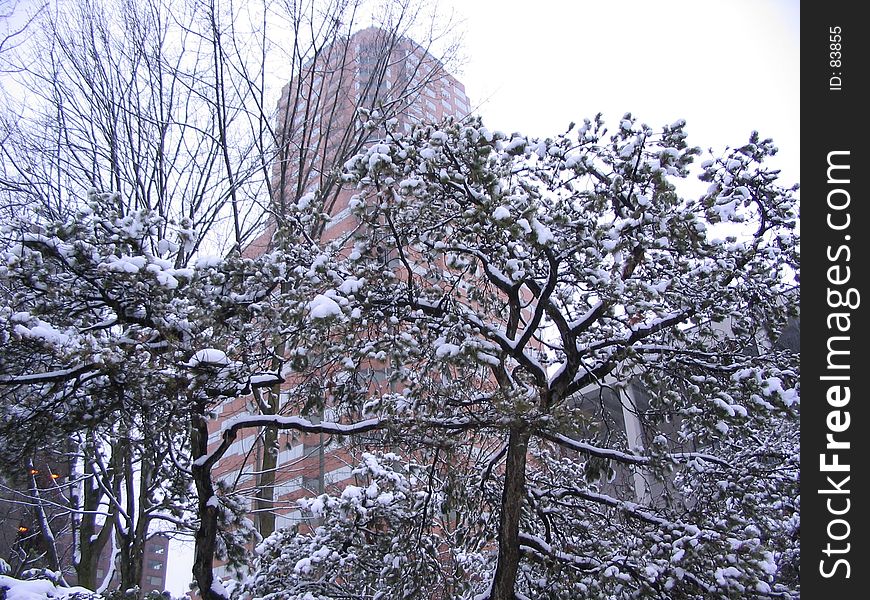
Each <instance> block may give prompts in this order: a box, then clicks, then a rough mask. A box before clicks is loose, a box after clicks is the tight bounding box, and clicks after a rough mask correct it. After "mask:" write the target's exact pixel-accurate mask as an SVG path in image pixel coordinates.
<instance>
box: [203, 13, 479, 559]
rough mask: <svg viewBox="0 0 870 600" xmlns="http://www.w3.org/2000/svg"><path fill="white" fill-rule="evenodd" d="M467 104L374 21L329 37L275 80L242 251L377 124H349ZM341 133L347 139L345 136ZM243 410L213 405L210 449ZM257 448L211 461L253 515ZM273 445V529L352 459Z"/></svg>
mask: <svg viewBox="0 0 870 600" xmlns="http://www.w3.org/2000/svg"><path fill="white" fill-rule="evenodd" d="M336 46H338V49H337V51H335V52H334V51H333V49H334V48H335V47H336ZM360 109H362V111H360ZM469 109H470V107H469V102H468V98H467V96H466V95H465V87H464V86H463V84H462V83H461V82H459V81H458V80H457V79H456V78H455V77H453V76H452V75H450V74H449V73H447V72H446V71H445V70H444V67H443V65H442V64H441V63H440V62H439V61H438V60H437V59H435V58H434V57H433V56H432V55H431V54H430V53H428V52H427V51H426V50H425V49H423V48H422V47H420V46H419V45H418V44H416V43H415V42H413V41H411V40H409V39H406V38H397V37H396V36H395V35H393V34H391V33H390V32H387V31H385V30H382V29H378V28H375V27H370V28H368V29H364V30H361V31H358V32H357V33H355V34H353V35H352V36H350V37H349V38H347V39H345V40H340V41H338V42H336V43H335V44H334V45H333V46H331V47H330V48H329V49H327V50H325V51H324V52H322V53H321V58H320V59H319V60H318V61H312V62H311V63H309V64H308V65H307V66H306V67H305V68H304V69H303V72H302V75H301V76H300V77H299V80H298V81H295V80H294V81H291V82H289V83H288V84H287V85H286V86H285V87H284V90H283V93H282V97H281V100H280V101H279V105H278V119H277V120H278V126H279V129H280V131H281V132H282V133H281V135H282V136H283V138H284V142H283V143H281V144H279V146H280V147H281V148H289V150H287V151H286V152H285V151H283V150H282V151H279V153H278V155H277V157H276V160H275V164H274V166H273V173H272V186H273V189H272V194H273V196H274V197H275V198H276V200H275V201H274V204H275V209H274V213H275V214H273V217H272V219H271V220H270V224H269V225H268V226H267V228H266V230H265V231H264V232H263V233H262V234H261V235H260V236H259V237H258V238H257V239H255V240H254V241H253V243H251V244H250V245H249V246H248V247H247V249H246V250H245V252H246V254H247V255H249V256H256V255H258V254H261V253H263V252H266V251H268V249H269V247H270V242H271V240H272V235H273V233H274V231H275V226H276V225H275V223H276V221H277V220H278V219H280V218H281V217H282V212H283V211H284V210H285V209H286V208H287V206H286V205H289V204H295V205H296V207H298V206H299V205H300V204H301V203H302V202H304V200H303V199H304V198H305V195H306V194H308V193H311V192H312V191H313V190H314V189H316V188H318V187H321V189H322V188H323V187H324V185H325V182H326V185H329V182H328V181H326V180H327V178H328V177H330V176H333V175H334V173H335V172H334V170H333V169H334V167H336V166H338V167H340V166H341V164H342V163H343V162H344V160H346V159H347V158H349V156H347V155H348V154H353V153H355V150H354V148H361V147H362V145H363V144H365V143H367V142H370V141H372V140H374V139H376V138H377V137H378V136H379V135H384V130H383V129H380V130H377V129H376V130H368V131H367V130H365V128H364V127H363V129H362V130H360V129H359V127H360V126H361V123H362V122H364V121H365V116H366V114H368V115H371V114H372V113H371V112H370V111H382V112H381V114H382V115H384V116H389V117H390V119H391V121H392V123H391V125H390V126H391V127H393V128H395V129H396V130H397V131H399V132H409V131H410V130H411V128H412V127H413V126H414V125H415V124H421V123H437V122H440V121H442V120H443V119H445V118H447V117H456V118H463V117H465V116H466V115H468V113H469ZM361 117H362V118H361ZM349 132H350V135H351V136H354V135H355V136H357V137H356V138H355V139H350V138H348V137H346V136H348V135H349ZM353 193H354V191H353V190H351V189H343V188H341V187H340V186H335V188H334V190H333V191H332V192H331V196H330V199H329V201H328V202H327V203H326V206H325V212H327V213H328V214H329V215H330V216H331V219H329V220H328V222H326V223H325V225H324V226H323V227H322V229H320V230H319V231H318V232H317V235H318V236H319V238H320V239H321V241H329V240H334V239H337V238H339V237H341V236H343V235H345V234H347V233H348V232H349V231H352V230H353V229H354V228H356V226H357V225H358V223H356V219H355V218H354V217H353V215H352V214H351V209H350V207H349V202H350V199H351V197H352V195H353ZM246 413H256V407H255V406H253V404H252V399H251V398H236V399H233V400H231V401H228V402H226V403H224V404H223V405H221V406H219V407H218V408H217V410H216V419H215V420H213V421H212V423H211V427H210V431H211V437H210V439H209V447H210V449H212V448H214V447H215V446H217V444H218V443H219V439H220V427H221V423H223V422H224V421H225V420H226V419H229V418H232V417H233V416H235V415H238V414H246ZM328 413H329V411H328V409H327V412H326V413H325V414H324V415H323V418H324V420H329V419H330V415H329V414H328ZM264 446H265V444H264V435H263V432H262V431H257V430H253V429H251V430H244V431H242V432H240V434H239V437H238V438H237V439H236V441H235V442H234V443H233V444H232V445H231V446H230V449H229V451H228V452H227V453H226V454H225V455H224V457H223V458H222V459H221V460H220V461H219V462H218V463H217V465H216V467H215V469H214V474H215V477H216V479H217V480H219V481H220V482H222V483H223V484H225V485H226V488H225V489H227V490H231V491H230V492H229V493H232V494H235V495H237V497H239V499H240V500H241V501H242V502H243V503H244V506H245V507H246V508H247V509H248V510H249V511H253V512H254V513H255V512H256V500H255V498H254V492H255V489H257V485H258V475H259V474H258V473H257V469H258V467H257V465H259V464H261V460H262V457H263V450H264ZM277 446H278V454H277V465H276V468H275V477H274V485H272V486H271V488H272V495H273V501H274V506H275V509H274V513H275V514H276V516H275V528H276V529H280V528H283V527H287V526H289V525H290V524H292V523H295V522H299V521H301V520H302V519H303V515H302V514H301V512H300V511H299V510H298V509H297V508H296V501H297V500H299V499H300V498H305V497H310V496H312V495H316V494H319V493H323V492H324V491H326V490H328V489H329V488H330V486H333V485H335V484H341V483H344V482H346V481H347V480H348V479H349V478H350V477H351V465H353V464H355V461H354V460H353V458H352V456H351V451H350V449H349V448H348V447H347V446H346V445H342V444H339V443H336V442H335V441H334V440H332V439H330V438H329V436H323V435H304V434H299V433H295V432H289V431H286V432H280V433H279V434H278V439H277ZM225 573H226V568H225V567H223V566H218V567H217V569H216V574H217V575H222V574H225Z"/></svg>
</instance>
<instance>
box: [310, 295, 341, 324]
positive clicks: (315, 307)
mask: <svg viewBox="0 0 870 600" xmlns="http://www.w3.org/2000/svg"><path fill="white" fill-rule="evenodd" d="M308 311H309V315H310V316H311V318H312V319H329V318H332V317H341V316H342V312H341V307H340V306H339V305H338V303H337V302H336V301H335V300H333V299H332V298H329V297H328V296H324V295H323V294H317V295H316V296H315V297H314V299H313V300H312V301H311V302H309V303H308Z"/></svg>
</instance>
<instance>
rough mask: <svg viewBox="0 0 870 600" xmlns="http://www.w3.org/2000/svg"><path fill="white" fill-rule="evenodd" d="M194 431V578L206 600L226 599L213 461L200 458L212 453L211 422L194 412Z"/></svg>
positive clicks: (192, 430) (191, 432) (191, 440)
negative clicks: (217, 585) (219, 578)
mask: <svg viewBox="0 0 870 600" xmlns="http://www.w3.org/2000/svg"><path fill="white" fill-rule="evenodd" d="M192 421H193V422H192V424H191V431H190V446H191V451H192V452H191V453H192V456H193V459H194V462H193V467H192V468H191V474H192V476H193V483H194V485H195V486H196V494H197V509H198V512H199V528H198V529H197V530H196V536H195V538H194V551H193V578H194V580H195V581H196V584H197V586H199V597H200V598H202V600H226V597H225V595H224V594H223V593H221V592H220V591H219V589H217V590H216V589H214V587H213V584H214V570H213V568H214V559H215V551H216V549H217V534H218V505H217V503H216V502H215V501H214V500H212V498H214V497H215V493H214V485H213V484H212V481H211V464H200V463H198V459H200V458H202V457H204V456H206V454H207V453H208V424H207V422H206V420H205V419H204V418H203V417H202V416H201V415H199V414H197V415H194V416H193V419H192Z"/></svg>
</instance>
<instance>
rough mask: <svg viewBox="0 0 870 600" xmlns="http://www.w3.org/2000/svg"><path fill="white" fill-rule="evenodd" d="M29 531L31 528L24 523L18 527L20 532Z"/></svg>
mask: <svg viewBox="0 0 870 600" xmlns="http://www.w3.org/2000/svg"><path fill="white" fill-rule="evenodd" d="M28 531H30V529H28V528H27V527H25V526H24V525H22V526H21V527H19V528H18V533H27V532H28Z"/></svg>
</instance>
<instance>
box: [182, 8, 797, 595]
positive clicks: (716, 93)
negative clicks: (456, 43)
mask: <svg viewBox="0 0 870 600" xmlns="http://www.w3.org/2000/svg"><path fill="white" fill-rule="evenodd" d="M441 5H442V7H443V8H445V9H449V8H450V7H451V6H455V9H454V10H455V11H456V13H457V15H458V16H459V17H460V18H462V19H463V24H462V29H463V30H464V32H465V33H464V47H463V52H464V53H465V54H466V56H467V62H465V64H464V66H463V68H462V71H461V73H459V74H458V79H459V80H460V81H462V83H464V84H465V88H466V92H467V94H468V96H469V99H470V100H471V103H472V105H473V106H477V107H478V112H479V113H480V114H481V115H482V116H483V117H484V122H485V123H486V125H487V126H488V127H489V128H490V129H500V130H502V131H505V132H508V133H510V132H513V131H520V132H522V133H524V134H529V135H552V134H555V133H559V132H562V131H564V130H565V129H566V128H567V126H568V124H569V123H570V122H571V121H572V120H573V121H577V122H578V123H579V122H582V120H583V119H584V118H592V117H594V116H595V114H596V113H598V112H602V113H604V118H605V120H606V122H607V123H609V124H612V125H611V127H610V129H611V130H613V129H615V124H616V123H618V120H619V119H620V117H621V116H622V115H623V114H624V113H626V112H632V113H633V114H634V115H635V116H636V117H638V119H639V120H641V121H643V122H645V123H648V124H649V125H651V126H653V127H657V126H660V125H664V124H667V123H672V122H674V121H676V120H677V119H680V118H683V119H686V121H687V123H688V125H687V130H688V133H689V138H688V141H689V143H690V144H692V145H697V146H701V147H702V148H704V149H706V148H710V147H712V148H713V149H714V150H717V151H721V150H722V149H723V148H724V147H725V146H728V145H730V146H737V145H740V144H743V143H744V142H746V141H747V139H748V138H749V134H750V132H751V131H752V130H758V131H759V132H760V133H761V135H762V136H764V137H772V138H773V139H774V141H775V142H776V144H777V145H778V146H779V148H780V153H779V155H778V156H777V157H775V160H774V161H773V162H772V163H771V164H772V165H773V166H775V167H776V168H780V169H782V171H783V172H782V176H783V183H786V184H789V185H790V184H792V183H796V182H798V181H799V165H800V160H799V159H800V121H799V115H800V112H799V111H800V95H799V88H800V71H799V67H800V60H799V59H800V53H799V50H800V39H799V25H800V18H799V8H800V2H799V1H798V0H660V1H653V0H531V1H529V0H525V1H523V0H464V1H462V0H454V2H451V1H450V0H442V2H441ZM705 187H706V186H705ZM191 560H192V557H191V553H190V550H189V547H188V548H187V549H182V548H177V549H176V552H173V553H172V556H171V557H170V561H169V565H168V571H167V587H168V589H169V590H170V591H171V592H172V593H173V594H182V593H184V592H186V591H187V582H188V581H189V580H190V566H191Z"/></svg>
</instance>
